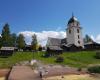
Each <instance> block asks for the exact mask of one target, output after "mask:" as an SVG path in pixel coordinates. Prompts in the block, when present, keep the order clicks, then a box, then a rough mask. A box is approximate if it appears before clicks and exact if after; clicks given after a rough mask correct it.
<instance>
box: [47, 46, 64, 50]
mask: <svg viewBox="0 0 100 80" xmlns="http://www.w3.org/2000/svg"><path fill="white" fill-rule="evenodd" d="M48 48H49V49H50V50H62V48H61V47H59V46H49V47H48Z"/></svg>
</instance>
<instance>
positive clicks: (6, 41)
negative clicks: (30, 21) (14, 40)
mask: <svg viewBox="0 0 100 80" xmlns="http://www.w3.org/2000/svg"><path fill="white" fill-rule="evenodd" d="M1 36H2V46H11V36H10V29H9V24H8V23H7V24H5V25H4V27H3V30H2V34H1Z"/></svg>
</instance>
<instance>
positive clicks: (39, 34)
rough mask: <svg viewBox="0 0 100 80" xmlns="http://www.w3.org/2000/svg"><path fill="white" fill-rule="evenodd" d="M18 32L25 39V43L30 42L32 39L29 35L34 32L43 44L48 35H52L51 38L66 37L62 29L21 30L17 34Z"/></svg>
mask: <svg viewBox="0 0 100 80" xmlns="http://www.w3.org/2000/svg"><path fill="white" fill-rule="evenodd" d="M20 33H21V34H23V35H24V36H25V40H26V43H27V44H30V43H31V41H32V39H31V36H32V35H33V34H36V35H37V39H38V42H39V44H41V45H43V46H44V45H45V44H46V42H47V39H48V37H53V38H65V37H66V33H65V32H64V31H42V32H33V31H22V32H19V33H18V34H20Z"/></svg>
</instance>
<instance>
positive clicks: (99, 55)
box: [95, 51, 100, 59]
mask: <svg viewBox="0 0 100 80" xmlns="http://www.w3.org/2000/svg"><path fill="white" fill-rule="evenodd" d="M95 57H96V58H97V59H100V51H98V52H96V55H95Z"/></svg>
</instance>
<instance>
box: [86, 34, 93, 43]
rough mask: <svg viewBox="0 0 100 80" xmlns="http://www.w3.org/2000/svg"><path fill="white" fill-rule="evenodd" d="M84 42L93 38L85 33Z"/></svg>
mask: <svg viewBox="0 0 100 80" xmlns="http://www.w3.org/2000/svg"><path fill="white" fill-rule="evenodd" d="M84 42H85V43H88V42H93V40H92V39H91V37H90V36H88V35H86V36H85V38H84Z"/></svg>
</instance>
